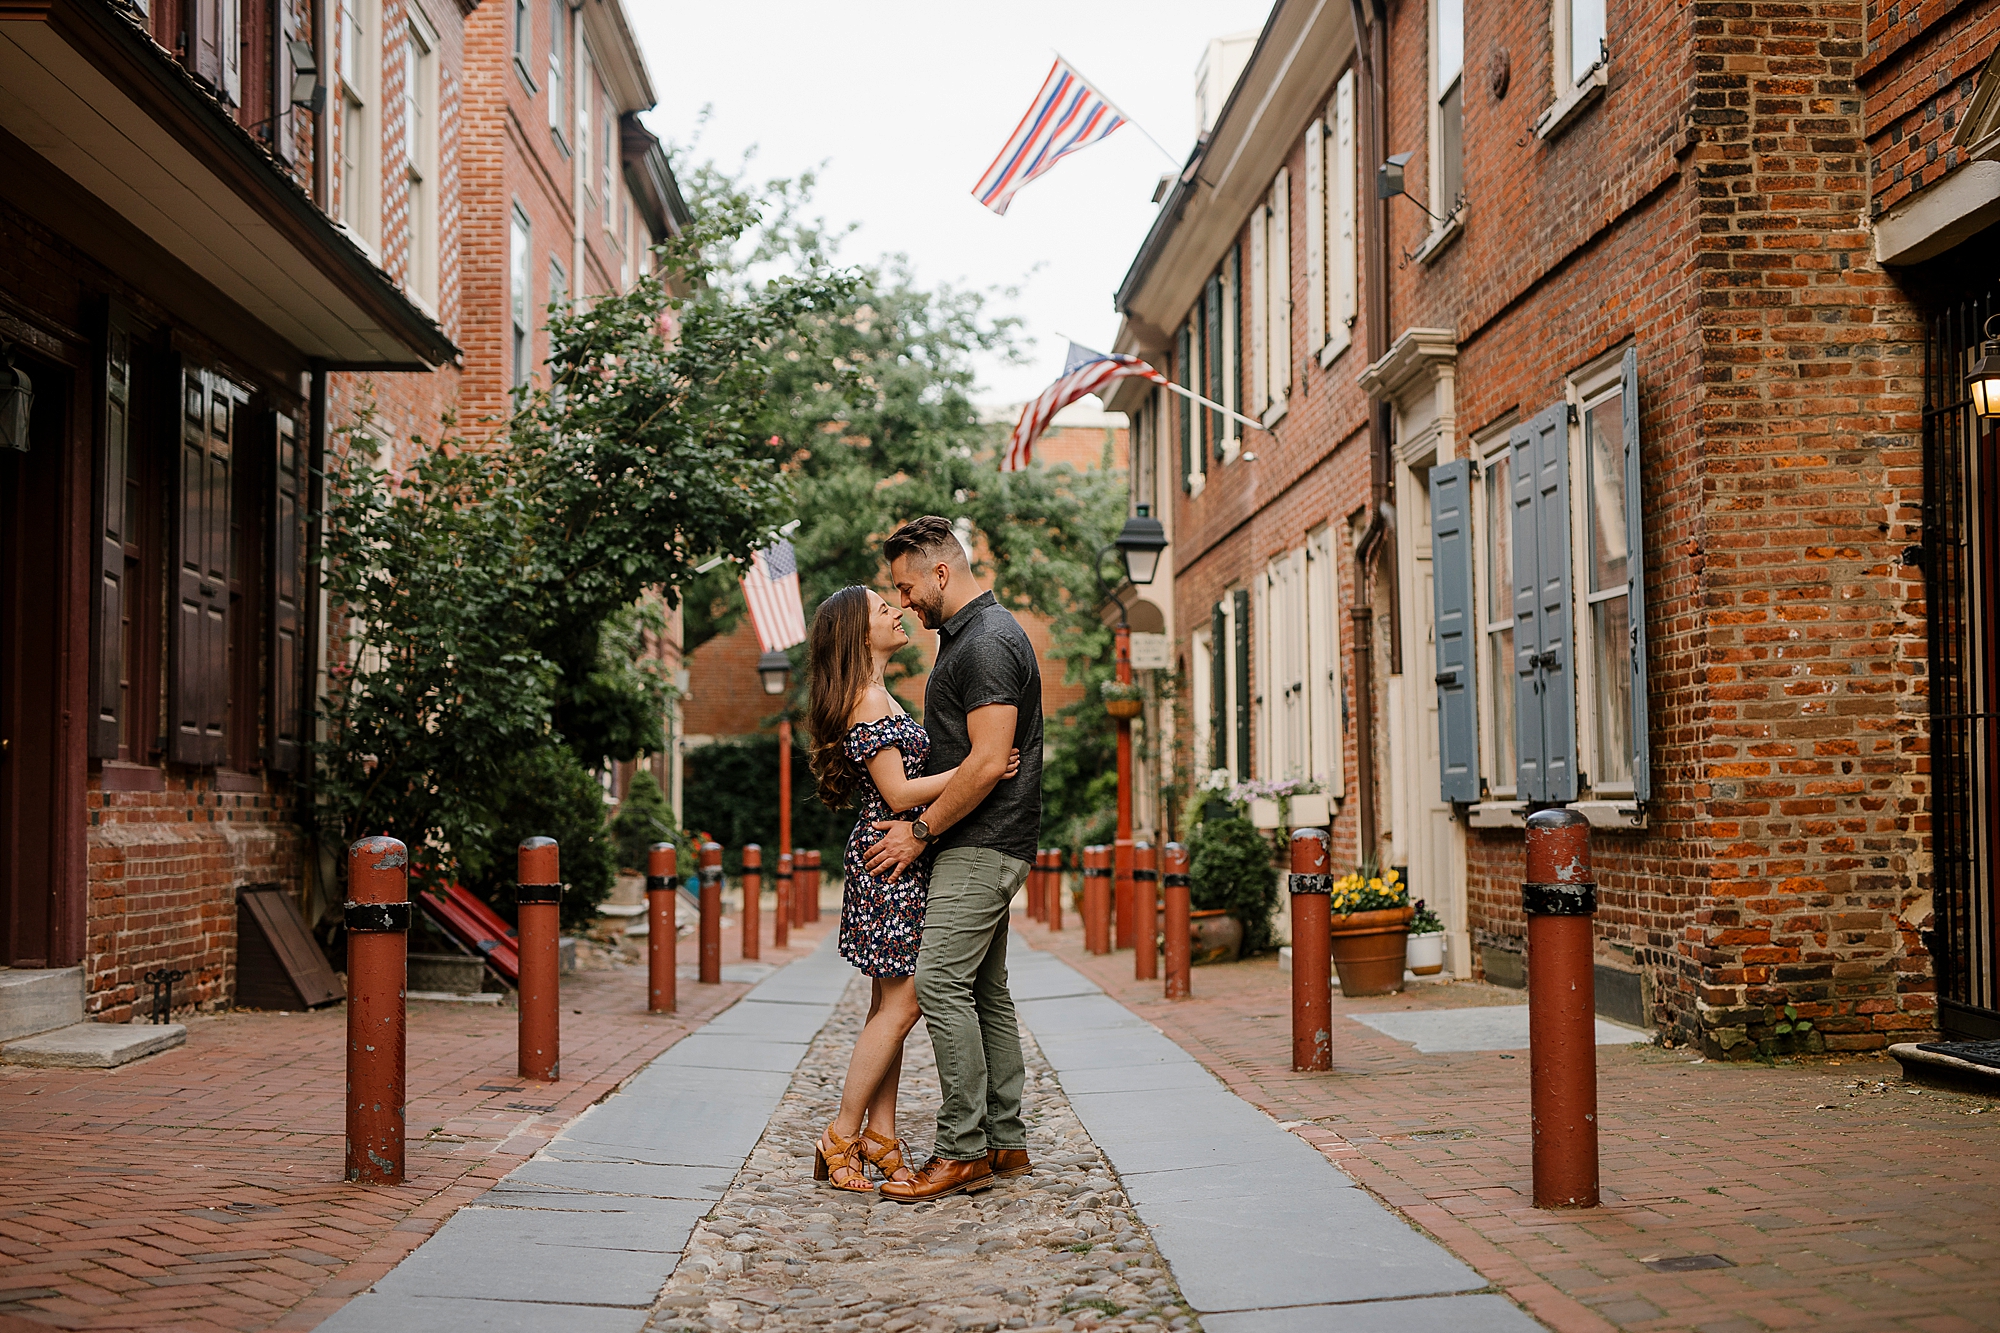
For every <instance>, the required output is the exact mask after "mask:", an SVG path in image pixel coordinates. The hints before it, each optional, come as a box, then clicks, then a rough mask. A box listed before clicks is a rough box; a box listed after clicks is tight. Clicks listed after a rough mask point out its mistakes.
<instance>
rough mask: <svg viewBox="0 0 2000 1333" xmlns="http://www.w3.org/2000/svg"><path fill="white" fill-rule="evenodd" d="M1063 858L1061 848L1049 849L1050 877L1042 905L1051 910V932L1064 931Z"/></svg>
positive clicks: (1049, 918) (1049, 920) (1049, 921)
mask: <svg viewBox="0 0 2000 1333" xmlns="http://www.w3.org/2000/svg"><path fill="white" fill-rule="evenodd" d="M1062 858H1063V854H1062V851H1061V850H1060V849H1059V848H1055V847H1051V848H1049V852H1048V859H1049V870H1048V875H1049V877H1048V880H1047V884H1046V888H1045V889H1044V891H1043V896H1042V905H1043V906H1045V907H1047V908H1048V909H1049V917H1048V923H1049V929H1050V930H1061V929H1062V901H1063V899H1062V896H1063V872H1062Z"/></svg>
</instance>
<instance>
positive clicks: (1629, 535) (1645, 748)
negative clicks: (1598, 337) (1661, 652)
mask: <svg viewBox="0 0 2000 1333" xmlns="http://www.w3.org/2000/svg"><path fill="white" fill-rule="evenodd" d="M1624 371H1625V398H1624V407H1625V543H1626V544H1625V572H1626V577H1627V578H1628V579H1629V580H1630V584H1629V586H1630V588H1631V592H1630V593H1629V594H1627V599H1626V615H1627V617H1628V619H1629V621H1630V623H1631V626H1632V794H1633V795H1634V796H1635V797H1637V798H1638V799H1639V800H1642V801H1643V800H1645V799H1646V798H1647V797H1648V795H1650V794H1651V792H1652V789H1653V783H1652V766H1653V751H1652V746H1651V745H1650V744H1649V743H1648V739H1647V734H1646V521H1645V510H1644V507H1643V506H1641V505H1640V503H1639V471H1640V468H1639V349H1638V348H1636V347H1628V348H1626V349H1625V366H1624Z"/></svg>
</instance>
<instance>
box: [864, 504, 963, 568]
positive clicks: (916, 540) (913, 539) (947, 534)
mask: <svg viewBox="0 0 2000 1333" xmlns="http://www.w3.org/2000/svg"><path fill="white" fill-rule="evenodd" d="M882 555H883V557H884V558H886V559H887V560H888V562H889V563H890V564H892V565H893V564H895V563H896V562H897V561H898V560H901V559H902V558H903V557H904V556H906V555H913V556H916V557H917V558H918V559H920V560H922V561H923V562H924V563H925V564H933V563H936V562H938V561H943V562H944V563H946V564H953V565H963V564H966V563H967V562H966V558H965V548H964V547H963V546H961V545H959V541H958V533H956V532H955V531H953V530H952V526H951V520H950V519H948V518H939V517H938V516H937V515H936V514H926V515H924V516H923V517H922V518H913V519H911V520H910V521H909V522H908V523H905V524H904V525H903V526H902V527H900V528H897V529H896V530H895V531H894V532H892V533H890V534H889V540H888V541H885V542H883V543H882Z"/></svg>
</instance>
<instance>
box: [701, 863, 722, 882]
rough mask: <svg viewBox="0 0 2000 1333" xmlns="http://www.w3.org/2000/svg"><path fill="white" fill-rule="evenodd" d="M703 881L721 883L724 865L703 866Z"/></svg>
mask: <svg viewBox="0 0 2000 1333" xmlns="http://www.w3.org/2000/svg"><path fill="white" fill-rule="evenodd" d="M701 882H702V883H704V884H720V883H722V867H721V866H703V867H702V868H701Z"/></svg>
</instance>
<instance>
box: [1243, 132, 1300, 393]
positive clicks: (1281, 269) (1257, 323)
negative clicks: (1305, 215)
mask: <svg viewBox="0 0 2000 1333" xmlns="http://www.w3.org/2000/svg"><path fill="white" fill-rule="evenodd" d="M1291 219H1292V187H1291V176H1290V173H1288V172H1287V171H1285V170H1284V169H1283V168H1279V170H1278V174H1277V176H1276V177H1275V178H1273V179H1272V181H1271V189H1270V192H1269V193H1268V194H1266V195H1265V196H1264V201H1263V203H1261V204H1260V205H1259V206H1258V207H1257V208H1255V209H1253V210H1252V211H1251V214H1250V280H1249V283H1248V291H1247V295H1248V297H1249V301H1250V412H1251V415H1253V416H1255V417H1257V418H1258V419H1259V420H1261V421H1263V423H1264V424H1265V425H1266V426H1271V425H1275V424H1277V420H1278V418H1279V417H1281V416H1283V415H1284V414H1285V403H1286V400H1287V399H1288V398H1289V397H1290V396H1291V392H1292V242H1291Z"/></svg>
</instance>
